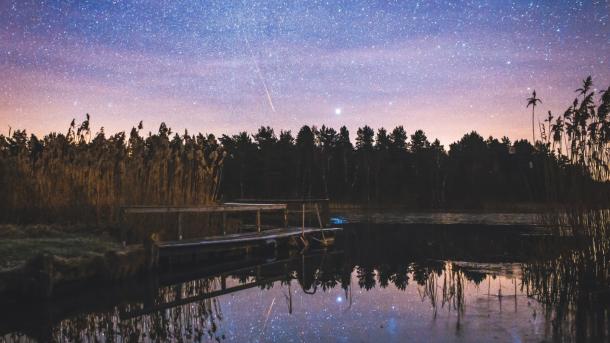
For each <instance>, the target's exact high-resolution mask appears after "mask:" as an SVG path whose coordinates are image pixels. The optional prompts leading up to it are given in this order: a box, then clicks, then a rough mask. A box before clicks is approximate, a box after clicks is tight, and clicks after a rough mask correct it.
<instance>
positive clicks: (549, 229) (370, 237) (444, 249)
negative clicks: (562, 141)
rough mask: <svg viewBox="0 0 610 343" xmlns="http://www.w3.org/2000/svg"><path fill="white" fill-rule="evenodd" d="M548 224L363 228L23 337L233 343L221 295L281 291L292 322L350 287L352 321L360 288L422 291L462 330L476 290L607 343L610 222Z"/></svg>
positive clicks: (560, 332)
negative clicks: (301, 309) (321, 245)
mask: <svg viewBox="0 0 610 343" xmlns="http://www.w3.org/2000/svg"><path fill="white" fill-rule="evenodd" d="M541 221H542V223H543V224H544V229H541V231H540V230H539V231H536V234H532V232H528V231H525V230H522V228H516V227H511V228H506V230H504V229H502V228H494V229H493V230H492V229H490V228H489V227H480V226H470V227H468V228H465V227H461V228H460V230H456V228H455V227H451V228H448V227H446V226H419V227H413V228H409V230H405V228H404V227H405V226H404V225H403V226H399V227H392V226H385V227H383V230H384V231H383V234H379V230H381V228H380V226H379V225H377V226H374V227H368V226H367V227H359V228H358V227H354V228H353V232H352V233H353V235H351V236H348V237H346V239H345V241H344V245H342V246H340V247H337V249H336V250H335V251H328V252H324V251H318V252H316V251H312V252H311V253H309V254H307V255H298V256H296V257H281V256H277V257H276V260H274V261H265V262H262V263H253V264H251V265H246V266H244V267H242V268H240V269H235V268H232V269H228V270H227V271H225V272H223V273H221V274H218V272H217V271H216V272H215V273H216V274H211V275H210V274H206V273H207V272H201V275H195V276H190V275H191V274H188V275H189V277H187V278H184V277H182V276H181V274H180V272H179V271H176V272H174V273H173V274H171V273H170V274H171V275H168V276H167V277H164V278H160V279H157V280H155V281H153V282H148V283H147V285H150V284H152V285H153V286H151V288H150V290H148V291H142V290H140V291H138V292H137V294H135V295H132V296H130V297H127V298H122V297H117V298H116V300H115V301H114V302H113V303H111V304H110V305H109V306H110V307H106V309H105V310H99V309H97V308H93V307H92V308H91V310H88V309H86V308H83V309H81V310H80V313H81V314H76V315H74V314H71V315H66V316H64V317H61V316H60V317H61V318H59V320H57V319H53V316H52V315H49V318H50V319H49V318H47V319H42V320H41V322H39V323H37V325H35V326H36V327H37V328H38V330H39V331H32V330H28V329H26V328H24V329H23V330H18V331H23V332H26V333H27V334H28V336H30V337H35V338H36V339H38V340H41V341H75V342H79V341H96V340H105V341H222V340H224V339H225V338H226V332H227V331H226V329H225V328H224V326H225V321H226V320H232V318H225V315H223V311H222V306H221V302H220V300H219V296H221V295H224V294H229V293H232V292H236V293H235V294H236V295H237V296H236V297H235V298H233V299H234V300H233V301H240V300H239V299H240V298H239V296H238V295H239V294H240V293H239V292H240V291H242V290H245V289H246V288H254V289H260V290H261V291H264V290H266V289H269V288H271V287H281V288H282V294H283V296H284V297H285V298H286V312H287V313H288V314H292V311H293V301H292V297H293V292H294V291H295V290H296V291H297V292H298V291H299V290H300V291H302V292H303V293H305V294H306V295H305V299H307V297H309V296H312V297H315V296H323V295H322V294H323V293H324V292H328V291H329V290H331V289H335V288H337V287H340V288H341V289H343V290H345V292H346V293H345V295H346V297H345V299H348V300H349V304H350V305H349V306H348V307H347V308H346V309H345V311H349V310H350V308H351V305H352V297H353V294H352V287H355V288H357V289H360V290H363V291H369V290H375V291H381V290H384V289H395V290H397V291H399V292H403V291H404V292H405V294H407V293H408V292H409V289H416V290H417V294H419V296H420V298H421V300H422V301H425V302H428V303H429V304H430V308H431V319H433V320H434V319H435V318H436V317H437V314H438V313H439V311H447V312H450V313H453V315H454V316H455V319H456V322H455V324H456V327H455V328H456V330H461V329H462V324H463V321H464V313H465V311H466V307H467V306H468V305H467V301H466V300H467V297H468V295H467V291H466V290H467V289H478V288H479V287H481V288H485V287H486V288H487V295H488V296H489V298H490V300H491V298H495V299H496V300H497V301H498V302H499V305H500V308H501V306H502V299H504V298H506V297H511V298H512V297H514V301H515V310H516V306H517V296H521V295H522V294H525V295H526V296H529V297H532V298H534V299H536V300H537V301H539V302H541V303H542V304H543V305H544V308H545V310H546V311H545V313H544V315H545V318H547V319H548V323H549V324H548V328H547V330H548V333H547V336H550V337H552V338H553V339H554V340H557V341H588V340H590V341H600V340H604V339H606V338H607V337H608V328H609V323H610V320H609V311H608V308H610V306H608V305H609V304H610V276H609V275H610V268H609V264H608V258H609V256H608V251H609V247H610V231H609V230H608V223H609V222H610V211H594V212H593V211H591V212H587V213H584V214H583V213H576V212H575V213H563V214H561V215H553V216H551V215H545V216H543V217H542V218H541ZM473 242H476V244H474V243H473ZM458 261H459V262H458ZM410 281H412V282H410ZM492 283H493V286H492ZM503 284H504V288H502V286H503ZM295 286H296V288H295ZM496 287H497V288H496ZM132 288H133V287H132ZM492 288H493V289H492ZM513 288H514V293H513ZM142 289H144V288H142ZM496 289H497V291H496ZM409 294H412V293H409ZM297 306H298V305H297ZM300 306H303V304H301V305H300ZM34 310H36V311H40V308H34ZM34 310H33V311H34ZM46 311H49V310H46ZM49 312H51V311H49ZM52 319H53V320H52ZM0 322H2V320H0ZM45 328H46V329H45ZM2 330H4V329H3V328H2V327H1V326H0V337H2V332H7V331H2ZM14 331H15V330H12V332H14ZM8 332H11V331H8ZM19 335H20V334H18V333H11V334H9V335H8V336H4V337H5V338H8V339H10V338H16V337H18V336H19Z"/></svg>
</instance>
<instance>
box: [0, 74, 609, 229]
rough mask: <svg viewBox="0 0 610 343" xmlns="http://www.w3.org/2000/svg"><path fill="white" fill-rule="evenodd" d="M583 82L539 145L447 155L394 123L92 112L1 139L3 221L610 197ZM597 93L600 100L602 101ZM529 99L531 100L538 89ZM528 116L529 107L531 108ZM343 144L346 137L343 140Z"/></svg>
mask: <svg viewBox="0 0 610 343" xmlns="http://www.w3.org/2000/svg"><path fill="white" fill-rule="evenodd" d="M592 85H593V82H592V80H591V78H590V77H589V78H587V79H585V80H584V81H583V85H582V87H581V88H579V89H578V90H577V92H578V95H577V98H576V99H575V100H574V101H573V102H572V105H571V106H570V107H569V108H568V110H566V111H565V112H564V113H563V114H562V115H560V116H557V118H555V116H554V115H553V114H552V113H550V112H549V113H548V116H547V119H546V120H545V121H544V122H543V123H540V126H539V130H540V140H537V141H536V143H535V144H532V143H531V142H529V141H527V140H517V141H514V142H511V141H510V140H509V139H508V138H507V137H503V138H501V139H497V138H493V137H489V138H487V139H485V138H483V137H482V136H481V135H479V134H478V133H476V132H474V131H473V132H470V133H467V134H465V135H464V136H463V137H462V138H461V139H460V140H459V141H457V142H455V143H452V144H450V145H449V147H448V149H446V148H445V147H444V146H443V145H441V143H440V142H439V141H438V140H434V141H432V142H431V141H430V140H429V139H428V137H427V136H426V134H425V133H424V131H422V130H414V131H413V132H408V131H407V129H405V127H403V126H397V127H395V128H393V129H391V130H386V129H385V128H379V129H377V130H374V129H373V128H371V127H369V126H366V125H365V126H363V127H360V128H358V129H357V130H356V133H355V137H354V140H352V137H351V136H350V132H349V130H348V129H347V128H346V127H345V126H342V127H340V128H339V130H335V129H334V128H331V127H327V126H325V125H322V126H321V127H317V126H307V125H305V126H303V127H302V128H301V129H300V130H299V131H298V132H297V133H296V136H295V135H293V133H292V132H291V131H288V130H286V131H285V130H280V131H279V132H277V131H275V130H274V129H273V128H271V127H268V126H262V127H260V128H259V129H258V131H257V132H256V133H254V134H249V133H247V132H240V133H238V134H236V135H231V136H229V135H222V136H221V137H220V138H218V139H217V138H216V137H215V136H214V135H212V134H205V135H204V134H201V133H199V134H196V135H194V134H189V133H188V132H187V131H185V132H184V133H183V134H178V133H175V132H172V130H171V129H170V128H168V127H167V126H166V125H165V124H161V126H160V127H159V129H158V131H157V132H155V133H151V132H149V133H148V135H147V136H146V135H144V136H143V135H142V130H143V126H142V123H141V122H140V124H139V125H138V126H137V127H134V128H132V130H131V131H130V132H129V134H127V133H125V132H119V133H116V134H114V135H106V134H105V132H104V130H103V128H102V129H101V130H100V131H99V132H97V133H95V134H92V132H91V128H90V118H89V116H88V115H87V117H86V119H85V120H84V121H83V122H82V123H80V124H79V125H77V124H76V123H75V121H74V120H73V121H72V123H71V124H70V126H69V128H68V130H67V132H66V133H50V134H48V135H46V136H44V137H43V138H38V137H37V136H36V135H33V134H32V135H29V136H28V134H27V133H26V131H25V130H14V131H9V134H8V135H7V136H4V135H2V134H0V197H1V198H2V200H3V201H1V202H0V221H15V220H21V219H24V218H25V219H27V220H29V221H35V220H38V219H44V218H61V219H69V218H71V219H75V220H78V219H79V218H83V217H84V218H93V219H95V220H97V221H108V220H116V219H117V218H118V215H119V211H118V210H119V209H120V207H121V206H127V205H153V204H154V205H196V204H209V203H212V202H214V201H217V200H233V199H237V198H268V199H270V198H304V197H323V198H329V199H331V200H332V201H335V202H341V203H368V204H380V205H388V204H392V205H397V206H410V207H418V208H448V207H481V206H488V205H494V204H500V205H505V204H511V203H523V202H557V203H570V204H573V203H576V202H587V203H590V204H600V203H606V202H607V200H608V187H609V184H608V182H607V180H608V176H609V175H608V173H609V169H608V161H609V160H610V118H609V116H608V113H609V112H610V111H609V109H610V89H609V90H605V91H603V92H599V93H601V94H598V92H596V91H595V90H594V89H593V88H592ZM598 95H599V96H598ZM527 100H528V106H529V105H537V104H539V103H540V99H538V98H537V96H536V94H535V93H534V94H533V96H532V97H531V98H529V99H527ZM532 109H533V111H532V115H533V116H534V109H535V106H532ZM352 142H353V143H352Z"/></svg>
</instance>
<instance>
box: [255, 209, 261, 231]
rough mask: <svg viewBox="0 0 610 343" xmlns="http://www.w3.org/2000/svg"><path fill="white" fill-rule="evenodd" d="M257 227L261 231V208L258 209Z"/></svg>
mask: <svg viewBox="0 0 610 343" xmlns="http://www.w3.org/2000/svg"><path fill="white" fill-rule="evenodd" d="M256 229H257V230H258V232H261V210H258V211H256Z"/></svg>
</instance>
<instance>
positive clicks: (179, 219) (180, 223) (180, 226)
mask: <svg viewBox="0 0 610 343" xmlns="http://www.w3.org/2000/svg"><path fill="white" fill-rule="evenodd" d="M178 240H179V241H181V240H182V213H181V212H178Z"/></svg>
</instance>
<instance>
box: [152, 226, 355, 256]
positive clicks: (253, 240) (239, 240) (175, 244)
mask: <svg viewBox="0 0 610 343" xmlns="http://www.w3.org/2000/svg"><path fill="white" fill-rule="evenodd" d="M341 230H343V229H342V228H337V227H329V228H313V227H305V228H301V227H288V228H276V229H269V230H264V231H261V232H244V233H236V234H229V235H222V236H211V237H205V238H198V239H188V240H180V241H170V242H159V243H157V247H158V249H159V256H160V257H165V256H171V255H179V254H189V253H193V252H199V251H213V250H231V249H232V248H234V249H242V248H243V247H244V246H256V245H278V244H279V241H281V240H285V239H290V238H293V237H294V238H299V237H301V236H305V237H307V236H312V235H319V236H322V237H324V235H326V234H329V235H332V236H334V235H335V234H336V233H337V232H338V231H341Z"/></svg>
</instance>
